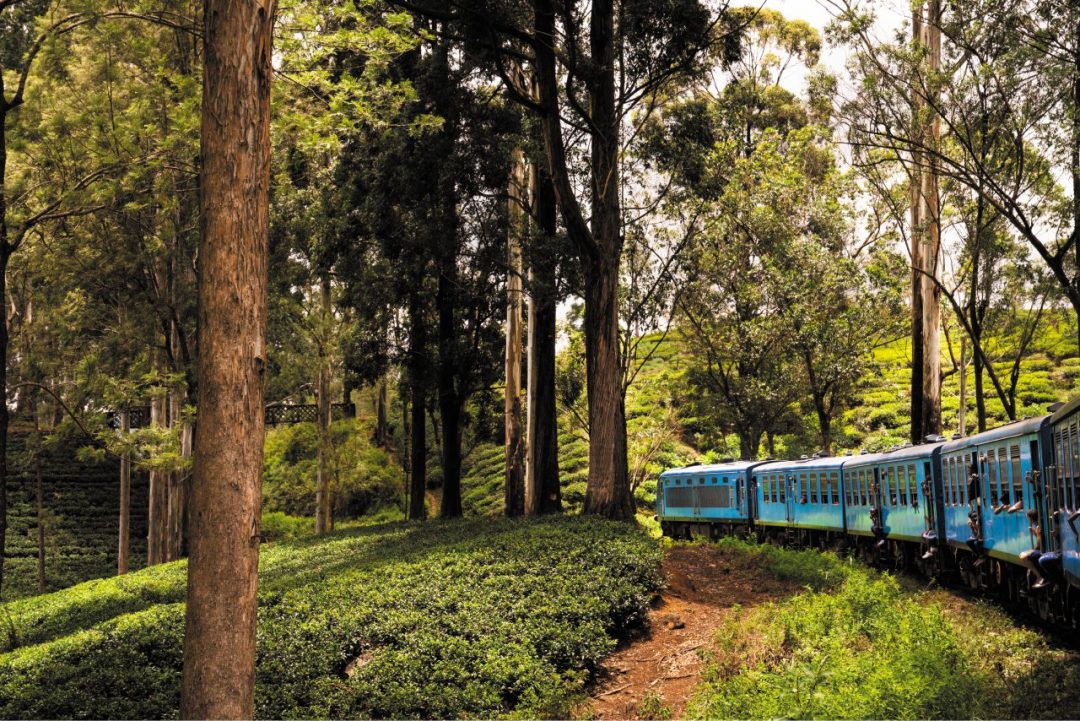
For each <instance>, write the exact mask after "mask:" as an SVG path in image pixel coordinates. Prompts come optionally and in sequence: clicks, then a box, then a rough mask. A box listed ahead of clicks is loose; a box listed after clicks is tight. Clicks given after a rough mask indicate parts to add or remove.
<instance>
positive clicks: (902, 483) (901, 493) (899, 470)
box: [896, 466, 908, 506]
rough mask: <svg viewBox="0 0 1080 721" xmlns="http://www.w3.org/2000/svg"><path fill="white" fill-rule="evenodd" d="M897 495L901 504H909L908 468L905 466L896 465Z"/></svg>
mask: <svg viewBox="0 0 1080 721" xmlns="http://www.w3.org/2000/svg"><path fill="white" fill-rule="evenodd" d="M896 497H897V498H898V499H899V501H900V505H901V506H906V505H907V504H908V480H907V469H906V468H905V467H904V466H897V467H896Z"/></svg>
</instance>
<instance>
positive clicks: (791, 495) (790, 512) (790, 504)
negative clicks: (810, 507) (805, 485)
mask: <svg viewBox="0 0 1080 721" xmlns="http://www.w3.org/2000/svg"><path fill="white" fill-rule="evenodd" d="M785 483H787V489H788V494H787V504H786V510H787V522H788V525H789V526H790V525H792V524H793V523H795V503H796V502H797V501H798V498H799V488H798V486H797V484H798V481H797V480H796V475H795V474H794V473H793V474H791V475H790V476H787V478H786V480H785Z"/></svg>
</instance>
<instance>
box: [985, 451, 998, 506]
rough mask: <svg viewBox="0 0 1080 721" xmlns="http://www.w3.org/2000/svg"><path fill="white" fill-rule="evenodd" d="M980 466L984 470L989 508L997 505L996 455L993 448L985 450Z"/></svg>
mask: <svg viewBox="0 0 1080 721" xmlns="http://www.w3.org/2000/svg"><path fill="white" fill-rule="evenodd" d="M982 464H983V466H984V467H985V468H986V490H988V491H989V492H990V499H989V500H990V506H991V507H996V506H997V504H998V497H999V496H998V479H997V454H996V453H995V452H994V449H993V448H987V449H986V452H985V453H984V454H983V457H982Z"/></svg>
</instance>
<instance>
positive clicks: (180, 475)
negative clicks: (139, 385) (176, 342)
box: [165, 388, 190, 561]
mask: <svg viewBox="0 0 1080 721" xmlns="http://www.w3.org/2000/svg"><path fill="white" fill-rule="evenodd" d="M183 405H184V404H183V391H182V389H181V388H172V389H170V390H169V424H170V426H172V427H173V428H174V429H175V432H176V433H177V435H178V438H179V440H180V455H181V457H190V452H189V453H188V455H187V456H185V454H184V451H185V441H186V440H187V438H186V431H187V429H186V428H185V425H186V424H185V422H184V420H183ZM188 450H189V451H190V449H188ZM167 478H168V492H167V498H166V509H167V521H166V529H165V533H166V542H165V560H166V561H175V560H176V559H178V558H181V557H182V556H183V553H184V515H185V511H186V509H187V493H186V486H187V470H186V469H182V468H181V469H176V470H173V471H170V472H169V474H168V476H167Z"/></svg>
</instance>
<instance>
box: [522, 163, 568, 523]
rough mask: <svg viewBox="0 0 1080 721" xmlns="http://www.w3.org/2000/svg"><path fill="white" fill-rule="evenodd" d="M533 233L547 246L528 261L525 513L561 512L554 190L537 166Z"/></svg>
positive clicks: (545, 171)
mask: <svg viewBox="0 0 1080 721" xmlns="http://www.w3.org/2000/svg"><path fill="white" fill-rule="evenodd" d="M529 180H530V185H531V187H532V209H533V216H534V218H535V220H536V226H537V233H538V235H539V237H540V238H541V240H540V241H539V242H541V243H543V244H544V245H545V246H546V247H544V248H543V249H540V250H539V251H538V252H534V253H533V254H532V255H531V262H530V264H529V323H528V326H529V327H528V333H529V340H528V368H529V372H528V379H527V386H528V387H527V390H526V409H527V413H528V421H527V424H526V425H527V438H528V440H527V442H526V451H527V454H526V461H525V513H526V514H528V515H535V514H537V513H558V512H560V511H562V493H561V489H560V487H559V421H558V409H557V407H556V403H555V338H556V327H555V324H556V284H557V282H558V281H557V278H556V270H557V269H556V258H555V253H554V248H552V247H551V245H552V240H553V239H554V237H555V231H556V222H557V218H556V207H555V189H554V187H552V184H551V177H550V176H549V175H548V173H547V170H546V169H544V168H542V167H534V168H533V172H532V174H531V175H530V177H529Z"/></svg>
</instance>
